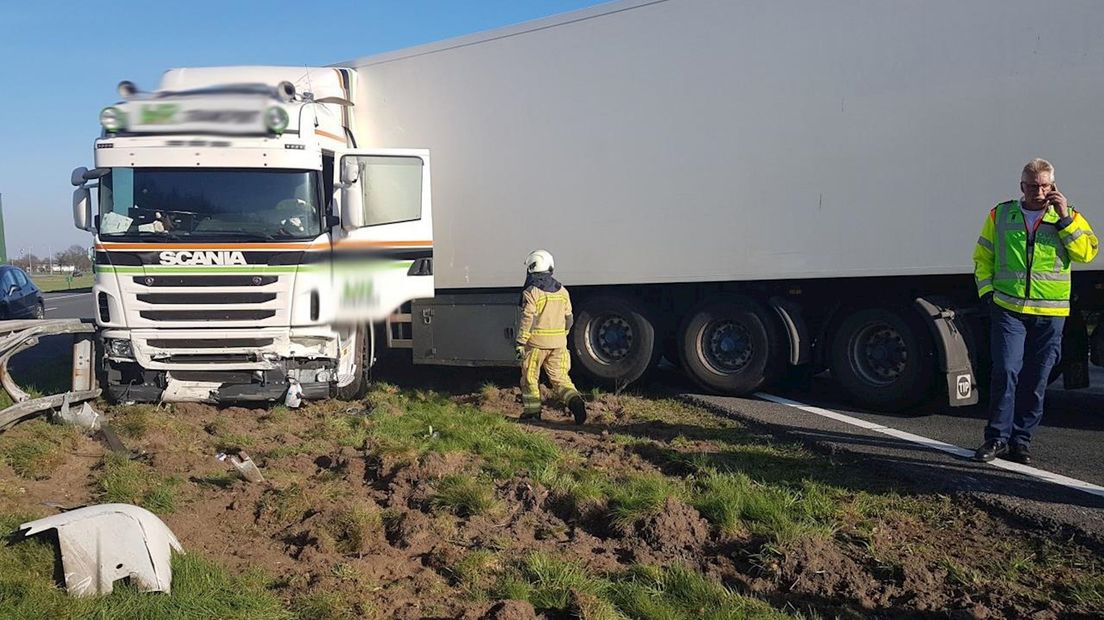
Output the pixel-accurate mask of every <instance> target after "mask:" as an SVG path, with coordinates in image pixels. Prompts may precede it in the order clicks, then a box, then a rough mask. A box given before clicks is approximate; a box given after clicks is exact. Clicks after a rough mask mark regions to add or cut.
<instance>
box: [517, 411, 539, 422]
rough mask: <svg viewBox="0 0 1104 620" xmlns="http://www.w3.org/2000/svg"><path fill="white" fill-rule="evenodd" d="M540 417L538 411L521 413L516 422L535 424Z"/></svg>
mask: <svg viewBox="0 0 1104 620" xmlns="http://www.w3.org/2000/svg"><path fill="white" fill-rule="evenodd" d="M540 415H541V414H540V412H539V411H530V412H523V413H522V414H521V416H520V417H519V418H518V420H520V421H522V422H537V421H540Z"/></svg>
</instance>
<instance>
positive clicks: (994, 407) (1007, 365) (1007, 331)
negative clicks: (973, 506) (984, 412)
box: [985, 304, 1066, 446]
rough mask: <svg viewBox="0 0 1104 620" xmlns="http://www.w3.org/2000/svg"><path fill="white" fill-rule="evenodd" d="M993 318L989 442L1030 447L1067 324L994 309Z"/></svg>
mask: <svg viewBox="0 0 1104 620" xmlns="http://www.w3.org/2000/svg"><path fill="white" fill-rule="evenodd" d="M990 319H991V320H990V329H989V334H990V338H991V352H992V357H993V374H992V377H991V383H990V386H991V388H992V389H991V392H990V395H989V424H988V426H986V427H985V438H986V439H1003V440H1005V441H1008V442H1009V443H1013V444H1020V445H1022V446H1028V445H1030V444H1031V436H1032V434H1034V432H1035V428H1036V427H1037V426H1039V422H1040V421H1041V420H1042V419H1043V396H1044V394H1045V393H1046V388H1047V383H1048V380H1049V379H1050V371H1051V369H1053V368H1054V365H1055V364H1057V363H1058V358H1059V357H1060V356H1061V353H1062V328H1063V326H1064V325H1065V323H1066V319H1065V317H1060V316H1059V317H1055V316H1032V315H1028V314H1020V313H1019V312H1012V311H1011V310H1005V309H1004V308H1001V307H1000V306H998V305H996V304H993V305H992V309H991V311H990Z"/></svg>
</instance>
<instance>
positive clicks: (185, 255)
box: [161, 250, 245, 265]
mask: <svg viewBox="0 0 1104 620" xmlns="http://www.w3.org/2000/svg"><path fill="white" fill-rule="evenodd" d="M161 264H162V265H244V264H245V256H243V255H242V253H241V252H226V251H222V252H189V251H187V250H182V251H179V252H161Z"/></svg>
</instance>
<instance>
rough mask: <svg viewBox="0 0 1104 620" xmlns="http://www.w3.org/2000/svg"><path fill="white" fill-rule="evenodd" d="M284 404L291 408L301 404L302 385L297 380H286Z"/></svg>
mask: <svg viewBox="0 0 1104 620" xmlns="http://www.w3.org/2000/svg"><path fill="white" fill-rule="evenodd" d="M284 404H285V405H287V406H288V407H291V408H292V409H297V408H298V407H299V405H302V404H303V386H301V385H299V382H298V381H295V380H289V381H288V391H287V395H285V396H284Z"/></svg>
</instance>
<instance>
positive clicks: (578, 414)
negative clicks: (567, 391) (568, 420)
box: [567, 396, 587, 424]
mask: <svg viewBox="0 0 1104 620" xmlns="http://www.w3.org/2000/svg"><path fill="white" fill-rule="evenodd" d="M567 409H568V410H569V411H571V415H573V416H575V423H576V424H583V423H585V422H586V421H587V410H586V401H585V400H583V397H582V396H575V397H574V398H571V399H570V400H568V401H567Z"/></svg>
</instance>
